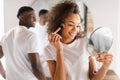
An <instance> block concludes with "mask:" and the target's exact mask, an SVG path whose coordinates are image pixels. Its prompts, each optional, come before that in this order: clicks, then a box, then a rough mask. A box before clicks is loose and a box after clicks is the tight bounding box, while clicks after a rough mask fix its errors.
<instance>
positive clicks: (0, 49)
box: [0, 45, 6, 78]
mask: <svg viewBox="0 0 120 80" xmlns="http://www.w3.org/2000/svg"><path fill="white" fill-rule="evenodd" d="M3 56H4V54H3V50H2V47H1V45H0V74H1V75H2V76H3V77H4V78H6V75H5V70H4V68H3V65H2V63H1V58H2V57H3Z"/></svg>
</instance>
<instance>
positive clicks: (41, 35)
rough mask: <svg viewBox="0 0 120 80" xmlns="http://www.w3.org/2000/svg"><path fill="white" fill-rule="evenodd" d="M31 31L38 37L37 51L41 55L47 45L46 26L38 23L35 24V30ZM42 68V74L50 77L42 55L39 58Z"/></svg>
mask: <svg viewBox="0 0 120 80" xmlns="http://www.w3.org/2000/svg"><path fill="white" fill-rule="evenodd" d="M30 30H31V31H33V32H35V33H36V35H37V36H38V41H39V43H40V45H39V49H40V53H43V50H44V48H45V46H46V45H47V44H48V43H49V41H48V34H47V25H44V26H42V25H40V24H39V22H36V25H35V28H30ZM40 59H41V63H42V66H43V67H44V68H43V69H44V72H45V75H46V77H50V71H49V67H48V64H47V62H46V61H45V57H44V54H43V55H42V56H40Z"/></svg>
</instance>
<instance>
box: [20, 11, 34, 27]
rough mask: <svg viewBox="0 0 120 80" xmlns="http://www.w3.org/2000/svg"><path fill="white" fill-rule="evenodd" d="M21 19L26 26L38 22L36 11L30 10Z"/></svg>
mask: <svg viewBox="0 0 120 80" xmlns="http://www.w3.org/2000/svg"><path fill="white" fill-rule="evenodd" d="M21 16H22V19H21V21H22V22H23V24H24V26H26V27H34V26H35V22H36V17H35V13H34V11H28V12H25V13H23V14H22V15H21Z"/></svg>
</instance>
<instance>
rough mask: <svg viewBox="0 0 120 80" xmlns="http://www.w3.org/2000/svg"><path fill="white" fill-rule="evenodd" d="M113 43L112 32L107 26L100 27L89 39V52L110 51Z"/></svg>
mask: <svg viewBox="0 0 120 80" xmlns="http://www.w3.org/2000/svg"><path fill="white" fill-rule="evenodd" d="M112 43H113V36H112V32H111V30H110V29H109V28H107V27H100V28H97V29H95V30H94V31H93V32H92V33H91V35H90V38H89V41H88V45H87V48H88V52H89V53H90V54H92V53H93V52H95V53H98V54H100V53H102V52H108V51H109V49H110V48H111V46H112Z"/></svg>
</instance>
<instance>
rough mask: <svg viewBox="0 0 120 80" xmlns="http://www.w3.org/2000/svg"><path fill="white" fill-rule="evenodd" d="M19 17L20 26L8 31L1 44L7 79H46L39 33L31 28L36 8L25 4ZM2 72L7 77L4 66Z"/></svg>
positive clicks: (19, 12)
mask: <svg viewBox="0 0 120 80" xmlns="http://www.w3.org/2000/svg"><path fill="white" fill-rule="evenodd" d="M17 17H18V19H19V26H18V27H15V28H13V29H11V30H10V31H8V32H7V33H6V34H5V36H4V37H3V38H2V40H1V45H0V58H2V57H3V56H5V58H6V80H46V78H45V75H44V72H43V68H42V66H41V62H40V59H39V41H38V38H37V35H36V34H35V33H34V32H32V31H30V30H29V28H30V27H32V26H35V22H36V17H35V13H34V10H33V9H32V8H31V7H28V6H23V7H21V8H20V9H19V11H18V14H17ZM40 55H41V54H40ZM1 66H2V65H1ZM0 73H1V74H2V76H3V77H4V78H5V71H4V69H3V67H0Z"/></svg>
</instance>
